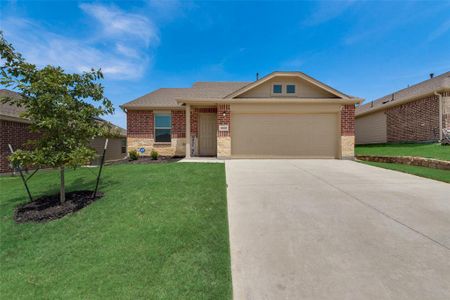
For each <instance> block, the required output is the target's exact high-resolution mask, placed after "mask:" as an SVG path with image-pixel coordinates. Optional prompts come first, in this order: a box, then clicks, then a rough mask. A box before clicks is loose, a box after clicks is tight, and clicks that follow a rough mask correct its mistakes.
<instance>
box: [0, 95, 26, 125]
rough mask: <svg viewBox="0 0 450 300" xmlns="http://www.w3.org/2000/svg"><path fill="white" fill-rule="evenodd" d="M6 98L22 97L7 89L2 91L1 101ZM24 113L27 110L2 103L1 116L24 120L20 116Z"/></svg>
mask: <svg viewBox="0 0 450 300" xmlns="http://www.w3.org/2000/svg"><path fill="white" fill-rule="evenodd" d="M5 97H10V98H16V97H20V95H19V94H18V93H16V92H13V91H9V90H5V89H2V90H0V100H1V99H2V98H5ZM24 111H25V109H24V108H23V107H18V106H16V105H12V104H9V103H2V102H1V101H0V115H1V116H5V117H10V118H18V119H23V118H22V117H20V114H21V113H23V112H24Z"/></svg>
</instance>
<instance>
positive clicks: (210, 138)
mask: <svg viewBox="0 0 450 300" xmlns="http://www.w3.org/2000/svg"><path fill="white" fill-rule="evenodd" d="M198 119H199V120H198V123H199V124H198V126H199V134H198V135H199V136H198V148H199V149H198V150H199V151H198V153H199V155H200V156H216V155H217V128H216V127H217V125H216V114H215V113H200V114H199V118H198Z"/></svg>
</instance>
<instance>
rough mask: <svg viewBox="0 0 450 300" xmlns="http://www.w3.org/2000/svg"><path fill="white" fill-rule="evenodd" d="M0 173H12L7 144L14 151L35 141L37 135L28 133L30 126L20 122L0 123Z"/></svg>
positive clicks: (2, 121)
mask: <svg viewBox="0 0 450 300" xmlns="http://www.w3.org/2000/svg"><path fill="white" fill-rule="evenodd" d="M0 133H1V134H0V151H1V153H0V173H5V172H10V171H12V170H11V168H10V167H9V161H8V156H9V155H10V154H11V152H10V151H9V147H8V144H11V146H12V147H13V149H14V150H16V149H20V148H21V149H24V148H26V145H25V144H26V142H27V141H29V140H33V139H37V138H38V137H39V134H37V133H33V132H30V125H28V124H26V123H20V122H12V121H4V120H1V121H0Z"/></svg>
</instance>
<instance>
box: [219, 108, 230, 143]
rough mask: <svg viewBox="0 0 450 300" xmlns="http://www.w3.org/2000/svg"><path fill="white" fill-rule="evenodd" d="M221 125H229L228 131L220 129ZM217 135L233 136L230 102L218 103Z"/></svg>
mask: <svg viewBox="0 0 450 300" xmlns="http://www.w3.org/2000/svg"><path fill="white" fill-rule="evenodd" d="M224 113H225V116H224ZM219 125H228V131H219ZM217 136H218V137H224V136H231V110H230V105H229V104H218V105H217Z"/></svg>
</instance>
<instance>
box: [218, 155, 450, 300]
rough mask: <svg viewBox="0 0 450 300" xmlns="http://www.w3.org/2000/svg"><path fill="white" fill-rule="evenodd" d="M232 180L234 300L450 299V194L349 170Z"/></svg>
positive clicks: (252, 169) (278, 170) (293, 169)
mask: <svg viewBox="0 0 450 300" xmlns="http://www.w3.org/2000/svg"><path fill="white" fill-rule="evenodd" d="M226 176H227V183H228V209H229V211H228V214H229V223H230V241H231V261H232V274H233V294H234V299H258V300H261V299H321V300H322V299H358V300H359V299H377V300H378V299H408V300H409V299H421V300H422V299H450V184H446V183H442V182H438V181H433V180H428V179H424V178H420V177H416V176H413V175H408V174H403V173H399V172H395V171H389V170H385V169H380V168H375V167H371V166H367V165H364V164H360V163H357V162H353V161H345V160H230V161H226Z"/></svg>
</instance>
